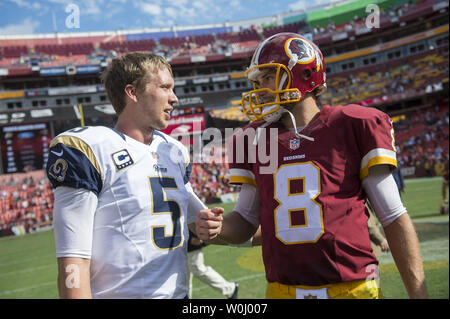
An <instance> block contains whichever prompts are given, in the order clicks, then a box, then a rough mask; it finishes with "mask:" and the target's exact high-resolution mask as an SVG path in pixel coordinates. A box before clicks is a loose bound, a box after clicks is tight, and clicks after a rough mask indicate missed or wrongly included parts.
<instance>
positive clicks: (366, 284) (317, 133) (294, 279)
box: [197, 33, 427, 298]
mask: <svg viewBox="0 0 450 319" xmlns="http://www.w3.org/2000/svg"><path fill="white" fill-rule="evenodd" d="M324 70H325V66H324V63H323V56H322V53H321V52H320V50H319V48H317V47H316V46H315V45H314V44H313V43H312V42H310V41H308V40H307V39H305V38H304V37H302V36H300V35H298V34H293V33H280V34H276V35H274V36H271V37H269V38H268V39H266V40H265V41H263V42H262V43H261V44H260V45H259V46H258V48H257V49H256V51H255V53H254V56H253V59H252V62H251V65H250V67H249V69H248V70H247V72H246V76H247V78H248V79H249V80H251V81H252V82H253V83H254V90H252V91H250V92H248V93H246V94H244V95H243V98H242V105H243V111H244V114H245V115H246V116H247V117H248V118H249V119H250V120H251V121H252V122H253V123H251V124H250V125H248V126H246V127H245V128H244V129H243V130H240V131H238V132H236V133H235V134H234V135H233V137H232V139H231V140H230V141H229V148H228V151H229V154H230V156H229V167H230V171H229V175H230V183H234V184H241V185H242V188H241V192H240V194H239V198H238V202H237V204H236V207H235V209H234V211H233V212H231V213H230V214H227V215H226V216H224V217H223V220H222V216H219V214H215V213H214V211H209V212H208V211H205V212H200V213H199V215H198V218H197V234H198V235H199V237H200V238H202V239H204V240H211V239H213V240H214V238H215V237H217V239H216V240H215V241H216V242H217V243H223V242H226V243H230V244H239V243H242V242H245V241H247V240H248V239H249V238H250V237H251V236H252V235H253V234H254V233H255V231H256V229H257V228H258V227H259V226H261V236H262V238H261V239H262V250H263V260H264V265H265V270H266V279H267V281H268V285H267V290H266V297H267V298H380V297H381V292H380V289H379V285H378V280H377V279H378V271H377V264H378V262H377V259H376V257H375V256H374V254H373V253H372V249H371V245H370V239H369V233H368V226H367V220H368V216H369V215H368V212H367V210H366V207H365V202H366V199H367V198H369V199H370V202H371V204H372V206H373V207H374V211H375V213H376V214H377V217H378V219H379V220H380V222H381V224H382V225H383V227H384V231H385V233H386V237H387V239H388V243H389V246H390V247H391V251H392V254H393V256H394V259H395V261H396V264H397V267H398V269H399V271H400V273H401V275H402V278H403V281H404V283H405V286H406V289H407V291H408V293H409V296H410V297H411V298H424V297H426V296H427V292H426V286H425V278H424V272H423V265H422V259H421V254H420V249H419V243H418V239H417V236H416V233H415V231H414V227H413V224H412V222H411V220H410V218H409V216H408V214H407V212H406V209H405V207H404V206H403V204H402V202H401V199H400V196H399V194H398V191H397V186H396V184H395V181H394V179H393V177H392V174H391V171H392V170H393V169H394V168H395V167H396V165H397V161H396V152H395V143H394V134H393V128H392V121H391V120H390V118H389V117H388V116H387V115H386V114H384V113H383V112H381V111H378V110H376V109H373V108H367V107H361V106H358V105H347V106H334V107H330V106H325V107H323V108H322V109H319V107H318V105H317V96H318V95H320V94H321V93H323V92H324V91H325V89H326V84H325V81H326V76H325V71H324ZM274 138H275V139H276V143H273V142H274V141H273V139H274ZM267 154H268V155H267ZM262 155H264V156H262ZM271 168H272V169H271ZM254 242H255V241H254Z"/></svg>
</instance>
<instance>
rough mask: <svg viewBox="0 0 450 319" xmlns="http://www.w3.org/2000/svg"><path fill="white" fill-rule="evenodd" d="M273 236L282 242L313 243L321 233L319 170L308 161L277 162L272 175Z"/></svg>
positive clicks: (322, 230)
mask: <svg viewBox="0 0 450 319" xmlns="http://www.w3.org/2000/svg"><path fill="white" fill-rule="evenodd" d="M273 181H274V186H275V187H274V189H275V194H274V195H275V200H276V201H277V202H278V203H279V205H278V206H277V208H275V211H274V218H275V235H276V237H277V238H278V239H279V240H280V241H281V242H283V243H284V244H286V245H293V244H304V243H315V242H316V241H317V240H319V238H320V237H321V236H322V234H323V233H324V227H323V212H322V205H321V204H320V203H318V202H316V201H315V199H316V197H317V196H319V194H320V169H319V168H318V167H317V166H316V165H315V164H314V163H312V162H305V163H294V164H285V165H281V166H280V168H279V169H278V170H277V172H275V174H274V177H273Z"/></svg>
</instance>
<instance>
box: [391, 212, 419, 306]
mask: <svg viewBox="0 0 450 319" xmlns="http://www.w3.org/2000/svg"><path fill="white" fill-rule="evenodd" d="M384 232H385V234H386V238H387V240H388V243H389V246H390V249H391V252H392V256H393V257H394V260H395V264H396V265H397V268H398V270H399V272H400V275H401V277H402V280H403V283H404V285H405V287H406V290H407V292H408V295H409V297H410V298H427V289H426V283H425V274H424V270H423V263H422V256H421V253H420V246H419V240H418V238H417V234H416V232H415V230H414V225H413V223H412V221H411V219H410V218H409V215H408V214H403V215H401V216H400V217H399V218H397V219H396V220H395V221H393V222H392V223H391V224H389V225H387V226H386V227H385V228H384Z"/></svg>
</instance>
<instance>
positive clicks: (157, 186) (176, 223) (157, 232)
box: [149, 176, 183, 250]
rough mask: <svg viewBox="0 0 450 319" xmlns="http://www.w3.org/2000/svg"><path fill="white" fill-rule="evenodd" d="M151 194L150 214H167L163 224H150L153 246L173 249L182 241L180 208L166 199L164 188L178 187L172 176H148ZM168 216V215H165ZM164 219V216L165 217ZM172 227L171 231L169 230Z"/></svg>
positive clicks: (174, 202) (172, 201)
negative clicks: (151, 207)
mask: <svg viewBox="0 0 450 319" xmlns="http://www.w3.org/2000/svg"><path fill="white" fill-rule="evenodd" d="M149 179H150V188H151V194H152V206H153V209H152V215H160V214H161V215H163V214H165V215H169V216H170V219H169V218H167V222H164V225H157V226H152V230H151V233H152V239H153V242H154V243H155V246H156V247H158V248H159V249H162V250H167V249H175V248H178V247H180V246H181V244H182V243H183V235H182V229H181V222H180V217H181V209H180V205H178V203H177V202H176V201H175V200H168V199H166V194H165V192H164V190H165V189H166V190H167V189H178V186H177V183H176V182H175V179H174V178H173V177H159V176H157V177H150V178H149ZM167 217H168V216H167ZM165 219H166V218H165ZM170 224H171V225H172V227H170V226H168V225H170ZM170 229H172V231H170Z"/></svg>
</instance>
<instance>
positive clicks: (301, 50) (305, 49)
mask: <svg viewBox="0 0 450 319" xmlns="http://www.w3.org/2000/svg"><path fill="white" fill-rule="evenodd" d="M285 49H286V54H287V55H288V57H289V58H292V56H293V55H296V56H297V58H298V61H297V63H301V64H307V63H310V62H312V61H313V60H314V58H315V57H316V54H315V51H314V48H313V47H312V45H311V44H309V43H308V42H307V41H305V40H303V39H301V38H291V39H289V40H287V41H286V46H285Z"/></svg>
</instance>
